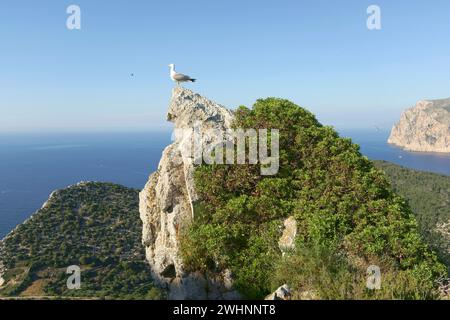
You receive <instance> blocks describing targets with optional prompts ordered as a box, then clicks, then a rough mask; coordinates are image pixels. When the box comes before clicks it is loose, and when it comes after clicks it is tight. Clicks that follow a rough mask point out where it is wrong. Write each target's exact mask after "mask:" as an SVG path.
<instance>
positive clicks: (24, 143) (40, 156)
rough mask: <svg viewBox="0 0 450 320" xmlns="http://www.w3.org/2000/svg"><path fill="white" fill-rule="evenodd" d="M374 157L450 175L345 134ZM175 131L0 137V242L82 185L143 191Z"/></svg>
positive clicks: (432, 163)
mask: <svg viewBox="0 0 450 320" xmlns="http://www.w3.org/2000/svg"><path fill="white" fill-rule="evenodd" d="M340 133H341V135H342V136H346V137H351V138H352V139H353V141H354V142H356V143H358V144H360V145H361V151H362V152H363V153H364V154H365V155H367V156H368V157H369V158H371V159H382V160H387V161H391V162H394V163H397V164H400V165H403V166H406V167H410V168H415V169H419V170H425V171H432V172H438V173H443V174H446V175H450V155H439V154H423V153H411V152H406V151H403V150H401V149H398V148H395V147H392V146H389V145H387V144H386V142H385V141H386V140H387V136H388V132H382V131H376V130H373V131H367V130H366V131H362V130H360V131H354V130H341V131H340ZM170 136H171V134H170V133H169V132H166V133H136V134H118V133H117V134H89V135H88V134H85V135H82V134H79V135H75V134H65V135H26V134H23V135H0V238H3V237H4V236H5V235H6V234H7V233H8V232H10V231H11V230H12V229H13V228H14V227H15V226H16V225H17V224H19V223H21V222H23V221H24V220H25V219H27V218H28V217H29V216H30V215H31V214H32V213H33V212H35V211H36V210H37V209H39V208H40V207H41V206H42V204H43V203H44V202H45V201H46V200H47V198H48V196H49V194H50V193H51V192H52V191H53V190H55V189H60V188H64V187H66V186H69V185H72V184H75V183H77V182H79V181H108V182H114V183H119V184H122V185H125V186H128V187H133V188H138V189H141V188H142V187H143V186H144V184H145V183H146V181H147V179H148V176H149V174H150V173H151V172H153V171H154V170H155V169H156V168H157V165H158V162H159V159H160V156H161V152H162V150H163V149H164V147H165V146H167V145H168V144H169V143H170Z"/></svg>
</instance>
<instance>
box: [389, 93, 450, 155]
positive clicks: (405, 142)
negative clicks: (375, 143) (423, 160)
mask: <svg viewBox="0 0 450 320" xmlns="http://www.w3.org/2000/svg"><path fill="white" fill-rule="evenodd" d="M388 143H391V144H394V145H397V146H400V147H402V148H404V149H406V150H409V151H419V152H443V153H450V99H443V100H429V101H419V102H418V103H417V104H416V106H415V107H413V108H411V109H408V110H406V111H405V112H404V113H403V114H402V116H401V118H400V121H399V122H398V123H397V124H396V125H395V126H394V127H393V128H392V131H391V135H390V137H389V139H388Z"/></svg>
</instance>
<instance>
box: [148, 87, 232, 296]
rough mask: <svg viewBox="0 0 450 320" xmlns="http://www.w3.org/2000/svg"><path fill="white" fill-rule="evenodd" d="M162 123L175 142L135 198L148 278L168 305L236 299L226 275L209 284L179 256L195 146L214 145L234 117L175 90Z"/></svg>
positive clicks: (191, 194)
mask: <svg viewBox="0 0 450 320" xmlns="http://www.w3.org/2000/svg"><path fill="white" fill-rule="evenodd" d="M167 119H168V120H169V121H171V122H173V123H174V125H175V135H174V141H173V143H172V144H171V145H169V146H168V147H167V148H166V149H165V150H164V151H163V154H162V157H161V160H160V163H159V166H158V170H157V171H156V172H155V173H153V174H152V175H151V176H150V178H149V180H148V182H147V184H146V185H145V187H144V189H143V190H142V191H141V192H140V195H139V198H140V203H139V212H140V217H141V220H142V222H143V233H142V243H143V244H144V246H145V250H146V258H147V260H148V262H149V264H150V266H151V268H152V271H153V276H154V278H155V280H156V281H157V282H158V283H159V284H160V285H161V286H163V287H166V288H167V289H169V299H233V298H239V295H238V294H237V292H235V291H233V289H232V285H230V283H231V282H232V277H231V275H230V273H229V272H228V271H225V272H224V273H223V274H220V275H217V277H216V278H214V279H206V278H205V277H204V276H203V275H202V274H199V273H193V274H192V273H191V274H189V273H187V272H185V270H184V266H183V261H182V259H181V257H180V252H179V251H180V231H181V230H182V229H184V228H186V227H187V226H188V225H189V224H190V223H191V222H192V219H193V218H194V217H193V214H194V213H193V206H192V204H193V202H194V201H196V200H197V195H196V192H195V185H194V179H193V173H194V169H195V165H196V164H197V163H201V157H202V154H201V152H200V153H199V152H196V151H198V150H196V144H198V142H200V143H211V142H212V143H213V142H214V141H213V140H214V139H215V137H214V135H213V134H211V131H212V130H221V131H226V130H227V129H229V128H230V126H231V121H232V119H233V114H232V112H231V111H230V110H227V109H226V108H225V107H223V106H221V105H219V104H217V103H215V102H212V101H210V100H208V99H206V98H204V97H202V96H200V95H198V94H195V93H194V92H192V91H190V90H187V89H184V88H182V87H177V88H175V89H174V90H173V92H172V99H171V102H170V106H169V112H168V115H167ZM194 140H195V141H194ZM198 140H200V141H198ZM193 141H194V142H193ZM199 160H200V161H199Z"/></svg>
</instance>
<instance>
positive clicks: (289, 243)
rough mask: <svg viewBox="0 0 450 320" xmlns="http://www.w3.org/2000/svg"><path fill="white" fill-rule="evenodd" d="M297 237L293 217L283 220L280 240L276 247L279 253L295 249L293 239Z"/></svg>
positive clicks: (295, 222)
mask: <svg viewBox="0 0 450 320" xmlns="http://www.w3.org/2000/svg"><path fill="white" fill-rule="evenodd" d="M296 235H297V221H296V220H295V217H293V216H291V217H289V218H287V219H286V220H284V230H283V234H282V235H281V237H280V239H279V240H278V247H279V248H280V250H281V252H283V253H285V252H287V251H290V250H293V249H294V248H295V237H296Z"/></svg>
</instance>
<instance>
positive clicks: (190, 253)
mask: <svg viewBox="0 0 450 320" xmlns="http://www.w3.org/2000/svg"><path fill="white" fill-rule="evenodd" d="M233 125H234V127H235V128H244V129H247V128H253V129H266V128H268V129H270V128H274V129H279V132H280V170H279V172H278V174H277V175H275V176H261V175H260V174H259V173H260V168H259V165H250V164H247V165H206V164H203V165H201V166H199V167H198V168H197V169H196V173H195V181H196V187H197V191H198V194H199V196H200V201H199V202H198V203H196V204H195V210H194V211H195V218H194V222H193V224H192V225H191V226H190V228H189V230H187V231H186V232H185V233H184V234H183V237H184V239H183V241H182V242H181V243H182V254H183V259H184V261H185V263H186V266H187V268H188V269H190V270H201V271H204V272H205V273H216V272H219V271H221V270H223V269H226V268H228V269H231V271H232V272H233V274H234V276H235V286H236V287H237V288H238V289H239V290H240V292H241V293H243V294H244V295H245V296H246V297H248V298H263V297H264V296H265V295H267V294H268V293H269V292H270V291H271V290H273V289H274V288H276V287H278V286H280V285H282V284H283V283H285V282H288V284H289V285H290V286H291V287H292V288H294V289H296V290H297V292H302V290H303V291H308V292H314V296H315V297H316V298H324V299H334V298H335V299H341V298H347V299H352V298H359V299H373V298H386V297H389V298H407V299H422V298H435V297H436V283H435V280H436V279H437V278H438V277H439V276H441V275H443V274H446V268H445V267H444V265H443V264H441V263H440V262H439V261H438V259H437V257H436V255H435V254H434V253H433V252H432V251H431V250H430V249H429V248H428V247H427V245H426V244H425V243H424V242H423V240H422V238H421V236H420V234H419V232H418V227H417V223H416V221H415V218H414V217H413V214H412V212H411V210H410V208H409V206H408V205H407V203H406V202H405V201H404V199H402V198H401V197H399V196H398V195H397V194H395V193H394V192H393V191H392V188H391V186H390V183H389V182H388V180H387V179H386V177H385V175H384V174H383V173H382V172H381V171H380V170H378V169H376V168H375V167H374V166H373V164H372V163H371V162H370V161H369V160H368V159H367V158H366V157H364V156H362V155H361V153H360V152H359V146H357V145H355V144H353V143H352V142H351V140H350V139H343V138H340V137H339V136H338V134H337V133H336V132H335V131H334V130H333V129H332V128H330V127H326V126H322V125H321V124H320V123H319V122H318V121H317V120H316V118H315V117H314V115H312V114H311V113H310V112H308V111H306V110H305V109H303V108H301V107H299V106H297V105H295V104H294V103H292V102H290V101H288V100H283V99H276V98H268V99H264V100H258V101H257V102H256V103H255V105H254V106H253V108H252V109H248V108H246V107H240V108H239V109H238V110H237V111H236V114H235V120H234V124H233ZM290 216H294V217H295V219H296V222H297V226H298V227H297V228H298V233H297V237H296V247H297V250H294V251H293V252H291V253H289V254H286V255H285V256H284V257H282V253H281V251H280V249H279V247H278V239H279V238H280V236H281V233H282V226H283V220H284V219H286V218H288V217H290ZM371 264H378V265H379V266H380V268H381V271H382V277H383V279H385V280H384V282H383V284H382V290H377V291H372V290H367V289H366V288H365V284H366V269H367V267H368V266H369V265H371ZM297 297H298V298H300V297H301V295H300V294H298V295H297Z"/></svg>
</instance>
